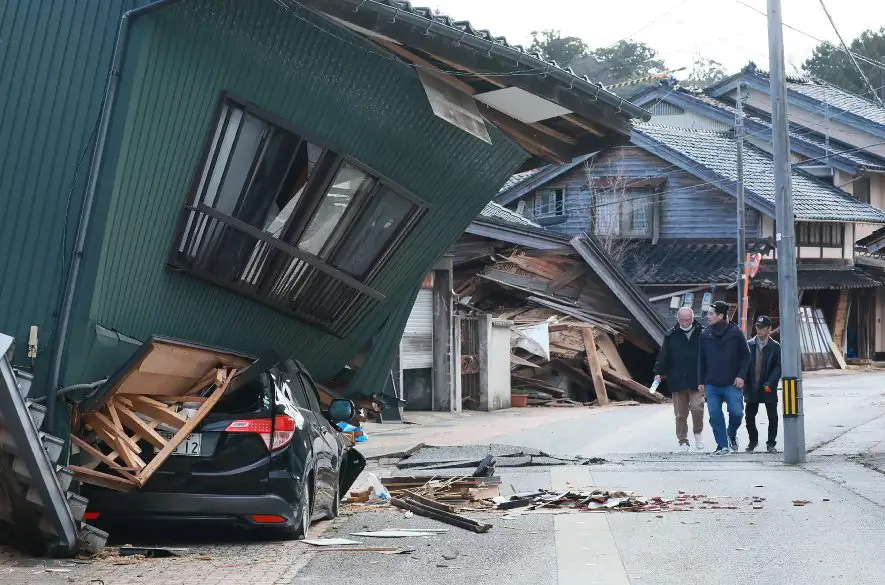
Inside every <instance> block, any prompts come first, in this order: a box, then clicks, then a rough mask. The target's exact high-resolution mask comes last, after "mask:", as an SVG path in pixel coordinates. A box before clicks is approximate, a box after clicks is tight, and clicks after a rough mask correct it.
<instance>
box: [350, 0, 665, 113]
mask: <svg viewBox="0 0 885 585" xmlns="http://www.w3.org/2000/svg"><path fill="white" fill-rule="evenodd" d="M348 1H349V2H350V3H352V4H353V5H354V9H355V10H359V9H360V8H361V7H362V8H366V7H367V6H365V5H366V3H367V2H368V3H369V5H375V6H380V7H386V8H385V11H389V10H391V9H392V10H393V13H392V15H391V17H390V18H393V19H396V14H398V13H403V14H410V15H412V17H416V16H417V17H419V18H421V19H423V20H425V21H426V22H428V23H437V24H440V25H443V26H447V27H449V28H452V29H455V31H460V32H461V33H463V34H462V41H464V42H465V43H467V42H468V41H467V40H465V39H463V36H464V35H470V36H472V37H475V38H477V39H480V40H482V41H485V42H487V43H491V44H493V45H497V46H499V47H503V48H504V49H508V50H510V51H513V52H516V53H522V54H523V55H527V56H529V57H532V58H534V59H537V60H538V62H539V65H540V66H541V67H539V69H542V72H543V73H545V74H549V75H551V76H553V75H555V74H557V72H559V73H563V74H567V75H568V76H570V77H572V78H574V79H575V80H580V81H583V82H586V83H587V84H590V85H592V86H594V87H595V88H597V89H594V90H593V92H592V93H591V95H592V96H593V97H597V98H598V99H600V100H601V101H603V102H605V103H608V104H610V105H613V106H619V110H618V112H619V113H620V112H623V113H622V114H620V115H622V116H623V117H626V118H645V119H648V113H647V112H645V110H643V109H642V108H639V107H637V106H636V105H634V104H632V103H630V102H628V101H626V100H624V98H622V97H620V96H618V95H615V94H614V93H612V92H611V91H609V90H607V89H605V88H604V86H603V85H602V84H601V83H598V82H595V81H593V80H591V79H590V78H588V77H587V76H586V75H577V74H576V73H575V72H574V71H573V70H572V68H571V67H569V66H568V64H562V63H557V62H556V61H554V60H548V59H545V58H544V57H543V56H542V55H541V54H540V53H538V52H535V51H529V50H527V49H525V48H524V47H523V46H522V45H513V44H510V43H509V42H507V39H506V38H505V37H502V36H495V35H493V34H492V33H491V32H489V31H488V30H486V29H479V28H476V27H475V26H474V25H473V23H471V22H470V21H469V20H456V19H454V18H452V17H451V16H447V15H445V14H441V13H439V12H437V11H435V10H434V9H433V8H426V7H419V6H412V3H411V2H409V1H407V0H363V1H362V3H361V4H360V3H358V2H357V0H348ZM403 20H405V18H403ZM391 22H394V21H393V20H391ZM456 34H457V33H456ZM483 50H486V48H485V47H484V48H483ZM579 86H580V82H579V83H577V84H576V85H575V87H576V88H577V87H579Z"/></svg>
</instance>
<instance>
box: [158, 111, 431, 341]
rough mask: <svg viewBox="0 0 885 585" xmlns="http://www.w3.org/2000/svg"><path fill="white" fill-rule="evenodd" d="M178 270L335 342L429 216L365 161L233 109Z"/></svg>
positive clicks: (183, 230)
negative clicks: (324, 332)
mask: <svg viewBox="0 0 885 585" xmlns="http://www.w3.org/2000/svg"><path fill="white" fill-rule="evenodd" d="M195 182H196V186H195V188H194V191H193V193H192V194H191V197H190V203H189V204H188V205H187V206H185V209H184V210H183V213H182V219H181V222H180V227H179V232H178V235H177V236H176V242H175V245H174V247H173V251H172V253H171V254H170V264H171V265H173V266H175V267H176V268H182V269H185V270H187V271H189V272H191V273H193V274H196V275H197V276H200V277H202V278H205V279H207V280H210V281H212V282H213V283H215V284H219V285H221V286H225V287H227V288H232V289H234V290H235V291H237V292H239V293H242V294H245V295H247V296H250V297H252V298H254V299H256V300H259V301H261V302H263V303H265V304H269V305H271V306H273V307H274V308H277V309H280V310H283V311H284V312H286V313H289V314H291V315H292V316H295V317H297V318H301V319H303V320H307V321H308V322H311V323H313V324H316V325H319V326H321V327H323V328H326V329H330V330H332V331H333V332H335V333H340V334H344V333H345V331H344V329H345V327H344V326H343V325H344V324H342V323H337V322H336V321H337V320H338V319H339V318H341V317H342V316H346V315H351V316H352V315H354V314H355V313H356V312H355V311H346V309H347V308H348V307H350V306H352V305H353V303H354V302H356V301H358V300H359V297H360V295H363V296H366V295H367V296H368V297H369V298H372V299H375V300H378V299H379V298H382V297H381V296H380V294H379V293H377V291H374V290H373V289H371V287H370V286H369V284H370V281H371V279H372V277H373V276H374V274H377V271H378V270H379V269H380V268H382V267H383V266H384V263H385V262H386V261H387V260H389V258H390V256H391V253H392V252H393V251H394V250H395V249H396V247H397V246H399V245H400V243H401V242H402V240H403V238H404V236H405V235H406V234H407V233H408V231H409V230H410V229H411V228H412V227H413V226H414V225H415V223H416V222H417V220H418V219H419V218H420V216H421V215H422V214H423V212H424V205H423V204H421V202H419V201H417V200H416V199H415V198H414V197H412V196H410V195H408V194H406V193H404V192H402V190H401V189H399V188H396V187H395V186H393V185H390V184H389V183H387V182H386V181H384V180H383V179H381V178H380V177H377V176H375V175H373V174H372V173H371V172H370V171H369V170H367V169H365V168H363V167H362V166H361V165H360V164H359V163H357V162H356V161H352V160H350V159H346V158H345V157H344V156H342V155H341V154H339V153H336V152H333V151H331V150H329V149H326V148H323V147H322V146H320V145H317V144H315V143H313V142H310V141H308V140H306V139H304V138H303V137H301V136H300V135H298V134H296V133H295V132H293V131H292V130H290V129H289V128H286V127H284V126H283V125H282V124H278V123H276V122H275V121H272V117H271V116H269V115H264V114H262V113H260V112H258V111H256V110H255V109H254V108H251V107H250V106H247V105H244V104H241V103H239V102H236V101H233V100H230V99H225V100H224V101H223V103H222V105H221V108H220V110H219V115H218V118H217V120H216V121H215V124H214V130H213V132H212V135H211V136H210V140H209V144H208V145H207V148H206V153H205V156H204V159H203V162H202V164H201V167H200V171H199V175H198V178H197V180H196V181H195ZM351 324H352V323H351Z"/></svg>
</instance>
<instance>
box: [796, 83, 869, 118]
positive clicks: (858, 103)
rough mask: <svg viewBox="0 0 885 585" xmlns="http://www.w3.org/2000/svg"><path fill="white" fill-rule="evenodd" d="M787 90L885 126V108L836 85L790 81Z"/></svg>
mask: <svg viewBox="0 0 885 585" xmlns="http://www.w3.org/2000/svg"><path fill="white" fill-rule="evenodd" d="M787 89H788V90H790V91H795V92H796V93H801V94H802V95H804V96H807V97H810V98H811V99H814V100H817V101H819V102H826V103H828V104H829V105H831V106H834V107H836V108H838V109H840V110H844V111H846V112H851V113H852V114H854V115H856V116H860V117H861V118H864V119H866V120H869V121H870V122H873V123H874V124H880V125H882V126H885V108H883V107H882V106H880V105H879V104H877V103H875V102H871V101H870V100H868V99H866V98H862V97H860V96H857V95H854V94H853V93H849V92H847V91H845V90H844V89H841V88H839V87H836V86H834V85H829V84H824V83H818V82H814V81H790V82H787Z"/></svg>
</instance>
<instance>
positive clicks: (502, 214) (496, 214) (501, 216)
mask: <svg viewBox="0 0 885 585" xmlns="http://www.w3.org/2000/svg"><path fill="white" fill-rule="evenodd" d="M479 217H480V218H482V219H497V220H500V221H503V222H505V223H512V224H514V225H523V226H529V227H536V228H540V227H541V226H540V225H539V224H537V223H535V222H533V221H532V220H530V219H529V218H527V217H525V216H523V215H521V214H519V213H517V212H516V211H512V210H510V209H507V208H506V207H504V206H503V205H498V204H497V203H495V202H494V201H489V202H488V203H486V206H485V207H484V208H483V210H482V211H480V212H479Z"/></svg>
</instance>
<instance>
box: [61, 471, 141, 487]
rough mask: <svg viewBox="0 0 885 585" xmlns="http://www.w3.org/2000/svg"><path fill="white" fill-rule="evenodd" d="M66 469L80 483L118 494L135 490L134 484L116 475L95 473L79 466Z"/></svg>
mask: <svg viewBox="0 0 885 585" xmlns="http://www.w3.org/2000/svg"><path fill="white" fill-rule="evenodd" d="M68 469H70V470H71V473H73V474H74V478H75V479H76V480H77V481H79V482H80V483H88V484H92V485H97V486H99V487H103V488H107V489H109V490H114V491H118V492H131V491H132V490H134V489H135V487H136V486H135V484H134V483H133V482H131V481H129V480H127V479H123V478H122V477H120V476H117V475H111V474H109V473H103V472H101V471H95V470H94V469H89V468H88V467H80V466H79V465H69V466H68Z"/></svg>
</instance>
